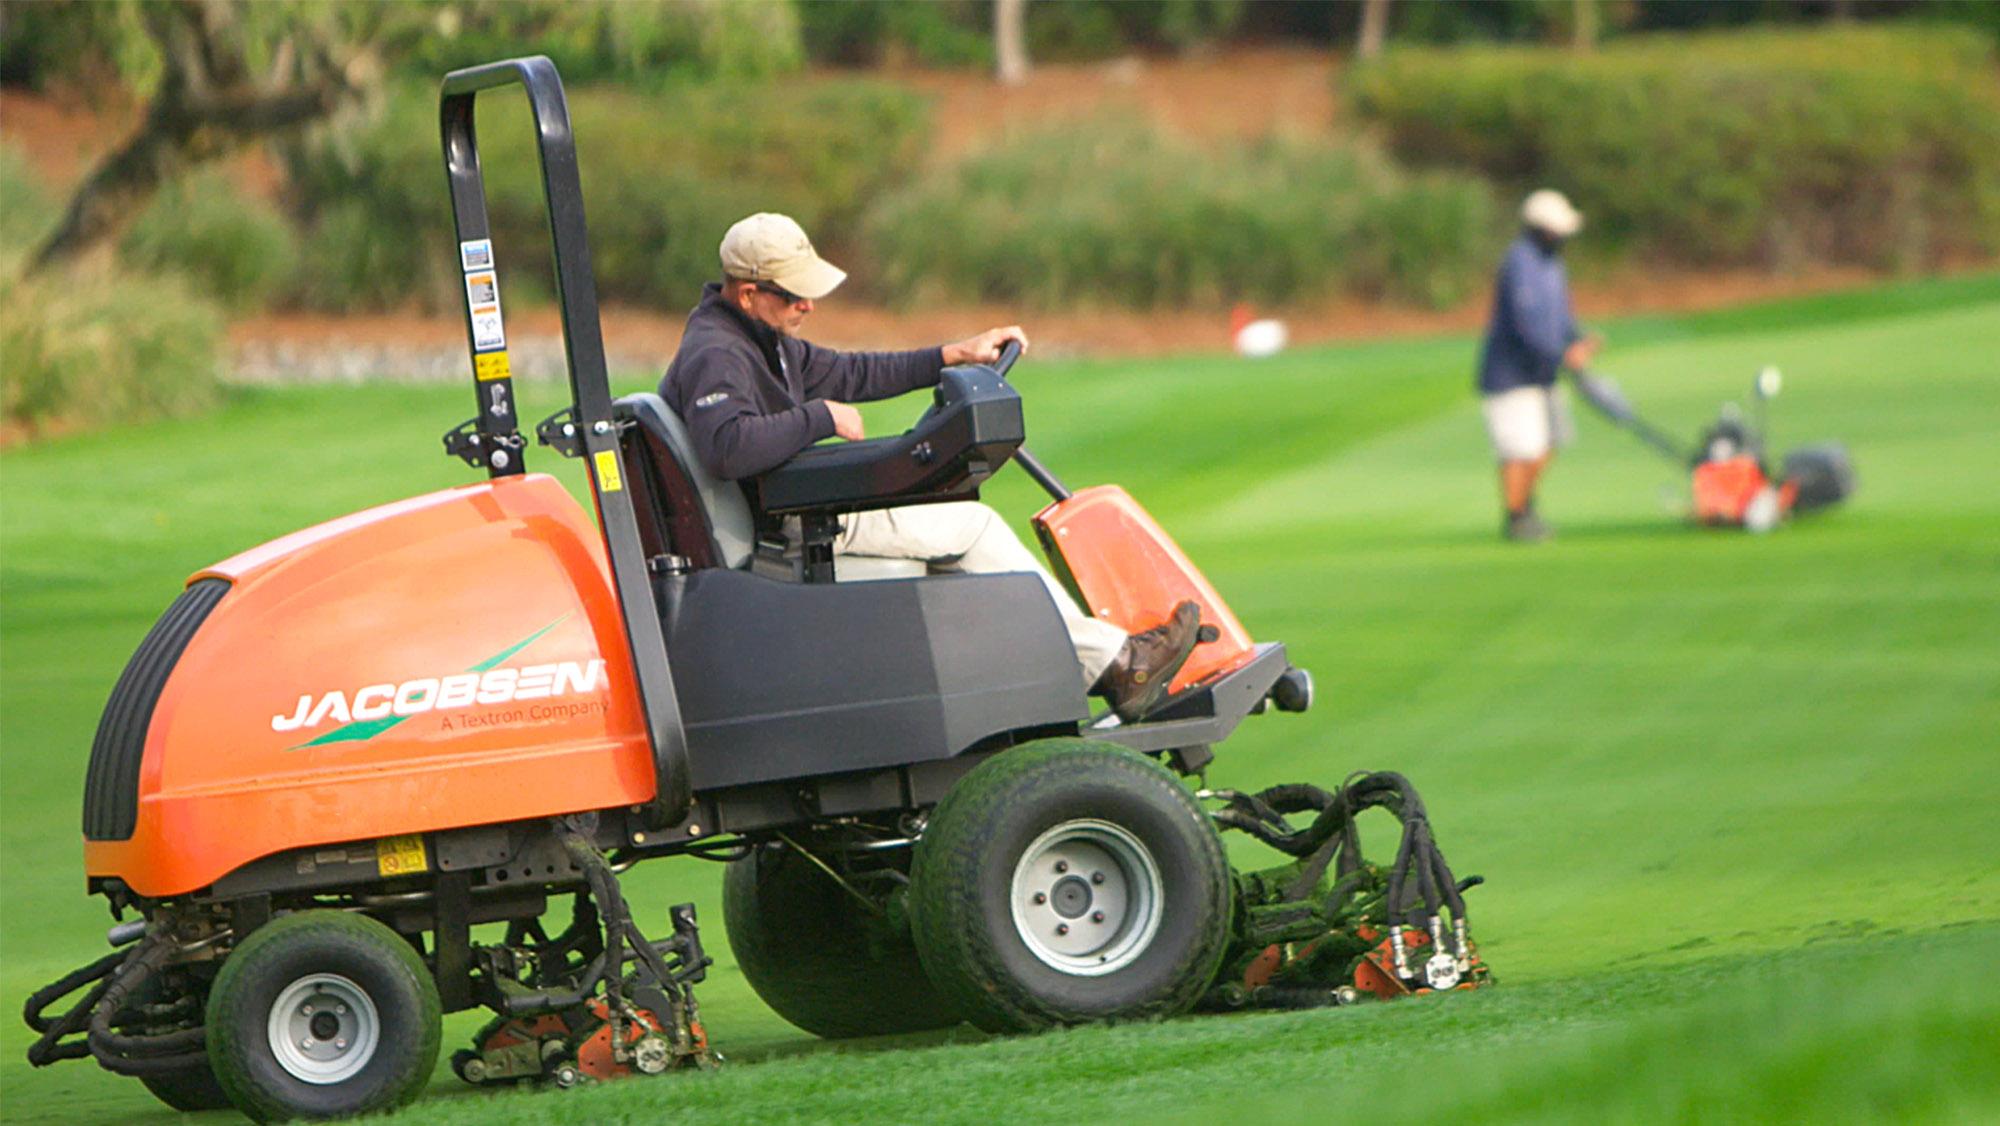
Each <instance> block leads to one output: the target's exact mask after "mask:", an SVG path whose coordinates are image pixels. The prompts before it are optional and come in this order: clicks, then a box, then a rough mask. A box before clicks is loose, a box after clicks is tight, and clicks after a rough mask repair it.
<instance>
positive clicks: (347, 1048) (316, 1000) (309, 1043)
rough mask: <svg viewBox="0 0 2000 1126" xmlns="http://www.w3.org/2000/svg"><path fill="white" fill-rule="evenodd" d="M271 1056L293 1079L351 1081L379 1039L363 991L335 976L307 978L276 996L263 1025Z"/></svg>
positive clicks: (375, 1018) (370, 1005) (373, 1013)
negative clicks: (276, 998)
mask: <svg viewBox="0 0 2000 1126" xmlns="http://www.w3.org/2000/svg"><path fill="white" fill-rule="evenodd" d="M266 1032H267V1034H268V1035H269V1036H270V1040H271V1054H272V1055H274V1056H276V1057H277V1058H278V1066H279V1067H282V1068H284V1069H285V1071H286V1072H287V1073H288V1074H290V1075H291V1076H292V1078H294V1079H298V1080H300V1081H302V1082H306V1083H317V1084H321V1085H325V1084H329V1083H339V1082H342V1081H343V1080H347V1079H352V1078H353V1077H354V1076H355V1075H356V1074H358V1073H359V1072H360V1071H361V1069H362V1068H364V1067H367V1066H368V1061H369V1060H372V1059H374V1058H375V1049H376V1047H377V1045H379V1044H380V1043H381V1039H382V1020H381V1017H380V1016H379V1015H378V1014H377V1013H376V1011H375V1002H374V1001H372V1000H370V999H369V997H368V994H367V992H365V991H364V990H363V989H362V988H361V987H360V986H358V985H356V984H354V983H353V982H352V981H350V980H348V979H347V978H344V977H341V976H340V975H339V974H307V975H306V976H304V977H302V978H300V979H298V980H297V981H294V982H293V983H291V984H290V985H288V986H286V987H285V988H284V989H283V990H281V991H280V992H279V993H278V1000H277V1002H276V1003H275V1004H273V1005H272V1006H271V1019H270V1021H269V1023H268V1024H267V1026H266Z"/></svg>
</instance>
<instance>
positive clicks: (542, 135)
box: [438, 55, 693, 828]
mask: <svg viewBox="0 0 2000 1126" xmlns="http://www.w3.org/2000/svg"><path fill="white" fill-rule="evenodd" d="M515 83H519V84H520V85H521V86H522V87H523V88H525V89H526V91H527V94H528V107H529V108H530V109H531V110H532V111H533V112H534V117H535V135H536V139H537V141H538V142H539V143H538V148H539V150H540V152H541V161H542V194H543V198H544V199H545V200H546V201H547V203H548V209H549V234H550V237H551V240H552V241H553V242H554V244H555V260H556V297H557V299H558V300H559V301H560V302H561V305H562V327H563V353H564V358H565V359H566V360H567V361H568V364H569V388H570V410H571V412H572V413H573V417H574V419H575V424H576V429H577V433H578V436H579V438H580V439H581V444H582V450H581V455H582V457H583V459H584V462H585V464H586V465H587V466H588V467H589V479H590V490H591V495H592V496H593V497H594V498H595V499H596V503H597V519H598V525H599V526H600V527H601V528H602V529H603V533H604V547H605V553H606V555H607V557H608V558H609V560H610V563H611V576H612V587H613V589H614V591H615V592H616V594H617V596H618V608H619V614H620V616H621V617H622V618H623V620H624V623H625V638H626V641H627V643H628V644H629V646H630V649H631V653H632V671H633V675H634V677H635V678H636V681H637V685H636V686H637V688H638V690H639V704H640V707H641V708H642V710H643V711H644V712H645V715H646V734H647V737H648V738H649V740H650V741H651V743H652V748H653V772H654V775H655V777H656V778H657V780H658V783H659V784H658V789H657V792H656V793H655V795H654V797H653V801H652V803H651V805H650V806H649V808H648V810H647V820H648V821H649V822H650V823H651V824H652V826H653V827H655V828H662V827H665V826H668V825H674V824H678V823H679V822H680V821H681V819H682V818H683V817H685V816H686V814H687V811H688V809H689V808H690V806H691V804H692V801H693V796H692V794H691V793H690V789H689V782H688V762H687V733H686V731H685V730H684V729H683V727H682V726H681V712H680V701H679V699H678V698H677V697H676V696H675V694H674V681H673V675H672V670H671V668H670V667H669V666H668V663H667V646H666V639H665V638H664V636H663V635H662V633H661V629H660V614H659V608H658V606H657V605H656V604H655V602H654V600H653V588H652V584H651V582H650V581H649V579H648V576H647V573H646V560H645V556H644V554H643V552H642V549H641V548H640V546H639V525H638V518H637V516H636V514H635V513H634V511H633V508H632V494H631V493H630V492H629V491H628V490H627V489H626V488H625V486H624V482H623V480H622V479H621V478H622V477H623V472H622V467H621V465H620V463H619V451H618V428H617V424H616V422H615V421H614V420H613V419H612V417H611V381H610V379H609V377H608V376H607V375H606V374H605V365H604V335H603V330H602V328H601V327H600V325H599V323H598V316H597V282H596V279H595V277H594V276H593V275H592V273H591V269H590V240H589V236H588V234H587V232H586V229H585V226H584V220H583V188H582V184H581V181H580V180H579V179H578V176H577V163H576V138H575V137H574V136H573V135H572V134H571V132H570V125H569V104H568V102H567V100H566V99H565V98H564V97H563V87H562V77H561V76H560V75H558V74H557V73H556V66H555V63H553V62H551V61H550V60H549V59H548V57H547V56H545V55H532V56H529V57H526V58H519V59H505V60H502V61H500V62H494V63H487V64H485V65H483V66H474V67H466V68H465V69H463V70H455V71H452V72H451V73H450V74H447V75H445V78H444V86H443V89H442V90H441V91H440V101H439V106H438V118H439V124H440V126H441V128H442V131H443V137H444V164H445V174H446V176H447V177H448V178H449V180H450V184H451V211H452V221H453V223H454V224H455V226H456V228H457V231H458V254H459V265H460V267H461V268H462V270H463V271H464V273H465V280H466V286H465V295H466V304H465V318H466V319H465V328H466V339H467V342H468V344H469V346H470V347H471V350H472V366H473V384H474V387H475V389H476V390H477V391H478V398H479V417H478V422H477V425H478V430H479V434H480V436H481V438H482V439H483V440H484V441H483V444H482V448H483V449H484V451H485V455H486V469H487V473H488V475H489V476H490V477H492V478H499V477H506V476H512V475H514V474H517V473H520V472H522V471H523V470H524V469H525V465H524V464H523V462H524V458H523V457H522V454H523V452H524V449H523V447H524V446H525V443H524V442H523V441H522V440H521V435H520V432H519V428H518V425H517V420H516V417H515V412H514V392H513V378H512V373H511V371H510V369H509V364H508V360H507V351H506V339H505V333H504V330H503V329H502V328H501V326H500V319H499V305H498V283H497V275H496V274H495V272H494V270H493V269H492V266H493V263H492V244H491V233H490V231H489V228H488V226H487V219H486V181H485V177H484V175H483V174H482V173H481V171H480V167H479V140H478V134H477V133H476V132H475V130H474V129H473V100H474V98H476V97H477V96H478V94H479V92H480V91H482V90H490V89H493V88H495V87H498V86H509V85H513V84H515ZM482 241H483V242H484V243H485V248H484V269H483V270H482V267H481V262H480V260H479V256H480V253H481V252H480V248H479V244H480V243H481V242H482ZM487 285H491V286H492V287H493V293H492V297H493V303H492V305H491V308H490V312H483V311H482V310H485V309H487V306H484V305H477V306H476V305H475V295H478V296H479V297H480V298H482V299H483V298H484V296H485V294H486V290H485V286H487ZM510 451H511V452H510Z"/></svg>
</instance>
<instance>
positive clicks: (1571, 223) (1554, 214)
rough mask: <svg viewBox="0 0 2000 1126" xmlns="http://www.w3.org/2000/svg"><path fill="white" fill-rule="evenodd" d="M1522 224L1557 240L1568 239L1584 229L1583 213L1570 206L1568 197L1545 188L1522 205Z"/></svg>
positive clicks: (1529, 197) (1552, 189)
mask: <svg viewBox="0 0 2000 1126" xmlns="http://www.w3.org/2000/svg"><path fill="white" fill-rule="evenodd" d="M1521 222H1523V223H1526V224H1527V225H1528V226H1530V227H1533V228H1535V229H1536V230H1538V231H1547V232H1548V233H1550V234H1552V235H1555V236H1556V237H1557V238H1568V237H1570V236H1571V235H1573V234H1575V233H1577V232H1578V231H1580V230H1582V229H1583V212H1581V211H1578V210H1577V209H1576V208H1575V207H1573V206H1571V205H1570V202H1569V197H1568V196H1566V195H1564V194H1562V193H1561V192H1559V191H1556V190H1555V189H1554V188H1543V189H1541V190H1540V191H1538V192H1535V193H1533V194H1531V195H1530V196H1528V199H1527V202H1525V203H1523V204H1521Z"/></svg>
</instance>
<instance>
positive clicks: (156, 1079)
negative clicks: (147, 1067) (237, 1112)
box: [139, 1063, 234, 1114]
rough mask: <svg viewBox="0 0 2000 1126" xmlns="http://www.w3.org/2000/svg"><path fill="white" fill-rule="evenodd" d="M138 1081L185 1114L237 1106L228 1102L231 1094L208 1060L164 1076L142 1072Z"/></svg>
mask: <svg viewBox="0 0 2000 1126" xmlns="http://www.w3.org/2000/svg"><path fill="white" fill-rule="evenodd" d="M139 1082H141V1083H144V1084H145V1085H146V1089H147V1090H148V1091H151V1092H152V1093H153V1097H154V1098H156V1099H158V1100H160V1101H161V1102H163V1103H165V1104H167V1105H168V1106H170V1107H172V1108H174V1109H175V1110H178V1111H180V1112H182V1113H183V1114H192V1113H194V1112H195V1111H200V1110H227V1109H229V1107H231V1106H232V1105H234V1104H232V1103H231V1102H230V1101H229V1093H228V1092H227V1091H224V1090H223V1089H222V1084H221V1083H219V1082H217V1081H216V1078H215V1071H214V1070H213V1069H212V1068H210V1067H209V1066H208V1065H207V1064H205V1063H200V1064H194V1065H192V1066H189V1067H185V1068H180V1069H178V1070H175V1071H169V1072H166V1073H164V1074H161V1075H142V1076H140V1077H139Z"/></svg>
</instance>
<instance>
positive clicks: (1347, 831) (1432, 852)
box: [1211, 771, 1471, 932]
mask: <svg viewBox="0 0 2000 1126" xmlns="http://www.w3.org/2000/svg"><path fill="white" fill-rule="evenodd" d="M1215 796H1216V797H1218V798H1221V799H1223V800H1224V803H1225V804H1224V806H1223V808H1222V809H1219V810H1217V811H1215V812H1214V813H1213V814H1212V815H1211V816H1213V818H1214V819H1215V822H1216V823H1217V824H1218V825H1221V826H1224V827H1227V828H1232V829H1238V830H1241V831H1243V832H1245V833H1248V834H1249V835H1251V836H1253V837H1255V838H1257V839H1258V840H1260V841H1262V842H1264V843H1265V844H1268V845H1270V846H1271V847H1272V848H1275V849H1277V850H1278V851H1280V852H1283V853H1286V854H1287V855H1290V856H1295V857H1298V858H1299V859H1300V860H1302V861H1305V862H1306V863H1305V866H1304V868H1303V870H1302V871H1301V873H1300V877H1299V880H1298V884H1297V886H1295V887H1294V889H1293V894H1294V895H1295V896H1299V897H1302V896H1304V895H1305V894H1306V893H1307V892H1309V891H1310V889H1311V888H1313V887H1314V886H1316V885H1317V884H1318V883H1319V880H1320V877H1321V876H1323V875H1324V874H1325V872H1326V869H1327V867H1328V865H1329V864H1332V865H1333V866H1334V874H1335V876H1336V877H1346V876H1350V875H1352V874H1353V873H1355V872H1357V871H1359V870H1360V868H1361V864H1362V858H1361V836H1360V833H1359V831H1358V830H1357V829H1356V827H1355V823H1354V819H1355V817H1356V816H1357V815H1359V814H1360V813H1362V812H1363V811H1365V810H1368V809H1375V808H1380V809H1386V810H1388V811H1389V812H1390V813H1392V814H1394V815H1395V816H1396V818H1397V820H1399V821H1401V822H1402V824H1403V836H1402V840H1401V842H1400V843H1399V844H1398V846H1397V848H1396V860H1395V863H1393V864H1392V865H1391V866H1390V868H1389V878H1388V891H1387V895H1386V897H1385V909H1386V912H1387V915H1388V918H1389V921H1390V922H1391V923H1392V924H1402V925H1406V926H1412V927H1419V928H1421V927H1425V926H1427V925H1429V924H1430V923H1431V922H1432V921H1433V920H1435V919H1437V918H1439V917H1440V916H1441V915H1442V914H1443V912H1444V910H1445V909H1446V908H1449V910H1450V911H1451V916H1452V919H1453V921H1454V925H1455V927H1456V929H1457V930H1459V931H1461V932H1462V931H1463V930H1464V929H1465V926H1466V914H1465V897H1464V895H1463V891H1464V886H1461V884H1460V883H1459V881H1458V880H1457V879H1456V878H1455V877H1454V876H1453V875H1452V872H1451V865H1450V864H1448V863H1446V861H1445V858H1444V853H1443V852H1442V851H1441V850H1440V849H1439V848H1438V845H1437V838H1436V837H1435V836H1434V835H1433V834H1432V833H1431V826H1430V817H1429V815H1428V814H1427V813H1426V812H1425V810H1424V800H1423V798H1422V797H1421V796H1419V795H1418V793H1417V789H1416V787H1415V786H1412V785H1411V784H1410V780H1409V779H1408V778H1405V777H1403V776H1402V775H1401V774H1398V773H1395V772H1394V771H1378V772H1376V773H1372V774H1357V775H1354V776H1352V777H1350V778H1349V779H1348V780H1347V783H1346V784H1345V785H1342V786H1340V787H1337V788H1336V789H1334V790H1332V791H1327V790H1324V789H1321V788H1320V787H1318V786H1312V785H1307V784H1303V783H1292V784H1288V785H1282V786H1273V787H1271V788H1269V789H1267V790H1261V791H1259V792H1257V793H1255V794H1245V793H1241V792H1239V791H1234V790H1221V791H1217V792H1216V794H1215ZM1306 812H1314V813H1317V814H1318V816H1317V817H1316V818H1314V820H1313V822H1312V824H1310V825H1308V826H1306V827H1305V828H1304V829H1293V828H1292V826H1291V824H1290V822H1288V821H1287V820H1286V819H1285V815H1286V814H1298V813H1306ZM1470 882H1471V881H1468V883H1467V884H1466V885H1465V886H1470Z"/></svg>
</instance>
